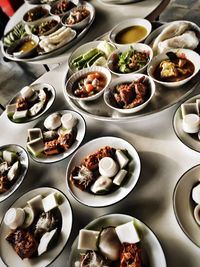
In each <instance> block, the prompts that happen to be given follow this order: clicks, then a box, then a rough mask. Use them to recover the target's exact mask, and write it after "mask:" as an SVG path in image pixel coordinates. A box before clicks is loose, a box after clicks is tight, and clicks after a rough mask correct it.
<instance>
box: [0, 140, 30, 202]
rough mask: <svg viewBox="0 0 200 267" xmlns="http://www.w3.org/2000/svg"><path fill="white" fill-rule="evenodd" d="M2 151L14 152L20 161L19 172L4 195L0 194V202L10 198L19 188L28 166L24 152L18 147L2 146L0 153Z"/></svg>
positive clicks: (12, 145) (11, 145)
mask: <svg viewBox="0 0 200 267" xmlns="http://www.w3.org/2000/svg"><path fill="white" fill-rule="evenodd" d="M4 150H8V151H10V152H15V153H16V154H17V158H18V160H19V161H20V172H19V175H18V176H17V177H16V180H15V182H14V184H13V185H12V186H11V188H10V189H9V190H8V191H6V192H5V193H1V194H0V202H2V201H4V200H5V199H7V198H8V197H9V196H11V195H12V194H13V193H14V192H15V191H16V190H17V188H18V187H19V186H20V184H21V183H22V182H23V180H24V178H25V176H26V173H27V171H28V166H29V159H28V155H27V153H26V151H25V149H24V148H22V147H21V146H19V145H14V144H10V145H4V146H1V147H0V152H3V151H4Z"/></svg>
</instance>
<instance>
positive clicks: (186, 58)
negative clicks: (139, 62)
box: [147, 49, 200, 87]
mask: <svg viewBox="0 0 200 267" xmlns="http://www.w3.org/2000/svg"><path fill="white" fill-rule="evenodd" d="M199 70H200V56H199V54H198V53H196V52H194V51H193V50H190V49H171V50H170V51H168V52H165V53H161V54H159V55H157V56H156V57H154V58H153V59H152V61H151V62H150V64H149V66H148V68H147V72H148V75H149V76H150V77H152V79H154V81H155V82H157V83H159V84H162V85H164V86H167V87H176V86H181V85H183V84H185V83H187V82H188V81H189V80H190V79H192V78H193V77H194V76H195V75H196V74H197V73H198V72H199Z"/></svg>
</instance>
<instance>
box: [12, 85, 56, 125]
mask: <svg viewBox="0 0 200 267" xmlns="http://www.w3.org/2000/svg"><path fill="white" fill-rule="evenodd" d="M31 88H32V89H33V90H34V91H36V92H39V91H40V90H41V89H43V88H47V92H48V93H49V99H48V100H47V102H46V103H45V105H44V108H43V109H42V110H41V112H39V113H38V114H36V115H35V116H32V117H27V118H24V119H20V120H14V119H13V118H12V115H11V114H7V117H8V118H9V120H11V121H12V122H14V123H26V122H29V121H32V120H35V119H37V118H39V117H40V116H42V115H43V114H44V113H45V112H47V110H49V109H50V107H51V106H52V105H53V103H54V100H55V97H56V91H55V89H54V88H53V86H52V85H50V84H47V83H36V84H32V85H31ZM20 97H21V93H20V92H19V93H17V94H16V95H15V96H14V97H13V99H12V100H11V101H10V102H9V105H12V104H15V103H16V101H17V99H19V98H20Z"/></svg>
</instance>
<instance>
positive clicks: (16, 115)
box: [13, 109, 28, 120]
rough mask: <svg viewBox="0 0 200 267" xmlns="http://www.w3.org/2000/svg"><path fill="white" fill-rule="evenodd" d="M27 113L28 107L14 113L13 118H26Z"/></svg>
mask: <svg viewBox="0 0 200 267" xmlns="http://www.w3.org/2000/svg"><path fill="white" fill-rule="evenodd" d="M27 115H28V109H26V110H20V111H18V110H17V111H15V113H14V114H13V120H17V119H23V118H26V117H27Z"/></svg>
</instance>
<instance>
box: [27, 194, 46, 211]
mask: <svg viewBox="0 0 200 267" xmlns="http://www.w3.org/2000/svg"><path fill="white" fill-rule="evenodd" d="M27 204H28V205H29V207H30V208H32V210H33V211H34V213H36V214H37V213H40V212H43V211H44V208H43V204H42V196H41V195H37V196H35V197H34V198H32V199H30V200H29V201H27Z"/></svg>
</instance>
